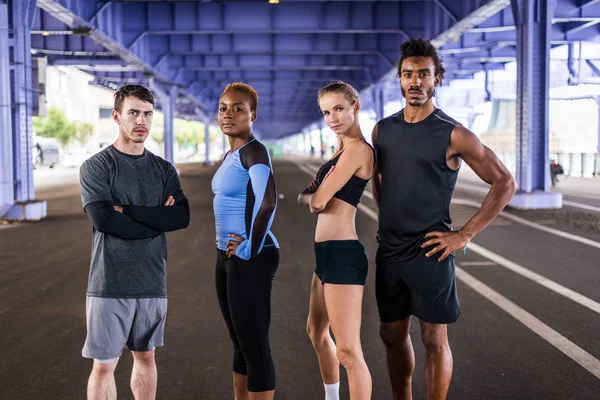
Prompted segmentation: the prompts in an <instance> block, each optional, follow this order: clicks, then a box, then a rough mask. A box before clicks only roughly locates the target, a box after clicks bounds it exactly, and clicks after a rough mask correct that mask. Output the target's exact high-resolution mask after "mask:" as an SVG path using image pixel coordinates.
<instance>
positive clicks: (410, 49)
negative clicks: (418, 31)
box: [398, 38, 446, 86]
mask: <svg viewBox="0 0 600 400" xmlns="http://www.w3.org/2000/svg"><path fill="white" fill-rule="evenodd" d="M398 51H399V52H400V61H399V62H398V76H401V73H402V62H403V61H404V60H405V59H407V58H409V57H430V58H432V59H433V64H434V66H435V71H434V73H435V75H439V77H440V86H441V84H442V79H444V73H445V72H446V69H445V68H444V66H443V65H442V59H441V58H440V57H439V56H438V54H437V50H436V48H435V46H434V45H432V44H431V42H430V41H429V40H427V39H423V38H417V39H415V38H411V39H408V40H407V41H406V42H404V43H402V44H401V45H400V49H399V50H398Z"/></svg>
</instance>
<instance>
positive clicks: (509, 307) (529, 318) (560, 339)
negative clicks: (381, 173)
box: [298, 165, 600, 379]
mask: <svg viewBox="0 0 600 400" xmlns="http://www.w3.org/2000/svg"><path fill="white" fill-rule="evenodd" d="M298 167H299V168H300V169H302V170H303V171H305V172H306V173H308V174H310V175H312V172H309V171H310V170H309V169H308V168H303V167H302V166H300V165H298ZM371 197H372V194H371ZM471 203H473V202H471ZM360 206H361V207H359V208H360V210H361V211H363V212H365V213H366V214H367V215H368V216H369V217H371V218H372V219H373V220H375V221H376V222H377V214H376V213H375V212H374V211H373V210H372V209H370V208H369V207H367V206H365V205H363V204H360ZM505 214H506V213H505ZM508 215H509V214H508ZM509 216H510V217H514V216H511V215H509ZM504 217H506V215H504ZM515 218H518V217H515ZM519 220H521V218H519ZM518 222H521V221H518ZM526 222H528V224H527V225H529V224H532V225H537V224H535V223H530V222H529V221H526ZM540 227H541V228H546V227H543V226H541V225H540ZM538 229H539V228H538ZM547 229H551V228H547ZM542 230H545V229H542ZM553 231H556V230H553ZM557 232H559V233H564V232H560V231H557ZM573 236H574V235H573ZM469 247H470V249H471V250H472V251H473V252H475V253H478V254H480V255H482V256H483V257H485V258H487V259H489V260H491V261H493V262H494V263H496V264H498V265H501V266H503V267H505V268H507V269H509V270H511V271H513V272H515V273H517V274H519V275H521V276H523V277H525V278H528V279H530V280H532V281H534V282H536V283H538V284H540V285H542V286H544V287H546V288H548V289H550V290H553V291H555V292H556V293H559V294H561V295H563V296H565V297H567V298H569V299H571V300H573V301H575V302H577V303H579V304H581V305H583V306H585V307H587V308H589V309H591V310H592V311H595V312H597V313H600V304H599V303H597V302H596V301H594V300H592V299H589V298H587V297H585V296H583V295H581V294H579V293H577V292H575V291H573V290H571V289H568V288H566V287H564V286H562V285H560V284H559V283H557V282H554V281H552V280H550V279H547V278H545V277H543V276H542V275H540V274H537V273H535V272H533V271H530V270H528V269H526V268H524V267H522V266H520V265H518V264H516V263H513V262H512V261H510V260H507V259H505V258H504V257H501V256H499V255H497V254H495V253H493V252H491V251H489V250H487V249H485V248H483V247H481V246H479V245H477V244H475V243H472V242H471V243H470V244H469ZM456 277H457V278H458V279H460V280H461V281H462V282H463V283H465V284H466V285H467V286H469V287H470V288H471V289H473V290H475V291H476V292H477V293H479V294H480V295H482V296H483V297H485V298H487V299H488V300H490V301H491V302H492V303H494V304H495V305H496V306H498V307H499V308H501V309H502V310H504V311H505V312H506V313H508V314H509V315H511V316H512V317H513V318H515V319H516V320H517V321H519V322H521V323H522V324H523V325H525V326H526V327H527V328H528V329H530V330H532V331H533V332H535V333H536V334H537V335H539V336H540V337H542V338H543V339H544V340H546V341H547V342H548V343H550V344H551V345H553V346H554V347H556V348H557V349H558V350H560V351H561V352H562V353H564V354H565V355H566V356H568V357H569V358H571V359H572V360H573V361H575V362H576V363H578V364H579V365H581V366H582V367H583V368H585V369H586V370H587V371H589V372H590V373H591V374H593V375H594V376H596V377H597V378H599V379H600V361H599V360H598V359H596V358H595V357H593V356H592V355H591V354H589V353H588V352H586V351H585V350H583V349H582V348H581V347H579V346H577V345H576V344H575V343H573V342H571V341H570V340H568V339H567V338H565V337H564V336H562V335H561V334H560V333H558V332H557V331H555V330H554V329H552V328H550V327H549V326H548V325H546V324H544V323H543V322H542V321H540V320H539V319H538V318H536V317H535V316H534V315H532V314H530V313H529V312H527V311H525V310H524V309H522V308H521V307H519V306H518V305H516V304H515V303H513V302H511V301H510V300H508V299H507V298H506V297H504V296H502V295H501V294H500V293H498V292H496V291H495V290H493V289H492V288H490V287H489V286H486V285H485V284H484V283H482V282H481V281H479V280H477V279H476V278H474V277H473V276H471V275H470V274H468V273H467V272H466V271H464V270H462V269H461V268H459V267H458V266H457V267H456Z"/></svg>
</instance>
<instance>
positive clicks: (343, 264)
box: [315, 240, 369, 286]
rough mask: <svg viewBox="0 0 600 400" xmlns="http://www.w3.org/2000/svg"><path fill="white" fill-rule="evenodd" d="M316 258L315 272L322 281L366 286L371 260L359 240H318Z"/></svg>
mask: <svg viewBox="0 0 600 400" xmlns="http://www.w3.org/2000/svg"><path fill="white" fill-rule="evenodd" d="M315 259H316V268H315V274H317V276H318V277H319V279H320V280H321V283H323V284H325V283H333V284H341V285H363V286H364V284H365V280H366V279H367V272H368V271H369V261H368V260H367V255H366V254H365V248H364V247H363V245H362V244H361V243H360V242H359V241H358V240H328V241H326V242H316V243H315Z"/></svg>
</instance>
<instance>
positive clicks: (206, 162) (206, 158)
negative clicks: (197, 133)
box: [204, 115, 227, 165]
mask: <svg viewBox="0 0 600 400" xmlns="http://www.w3.org/2000/svg"><path fill="white" fill-rule="evenodd" d="M211 119H212V116H211V115H208V116H207V117H206V120H205V121H204V165H212V161H211V160H210V121H211ZM225 142H226V138H225V135H223V155H225V152H226V151H227V150H225Z"/></svg>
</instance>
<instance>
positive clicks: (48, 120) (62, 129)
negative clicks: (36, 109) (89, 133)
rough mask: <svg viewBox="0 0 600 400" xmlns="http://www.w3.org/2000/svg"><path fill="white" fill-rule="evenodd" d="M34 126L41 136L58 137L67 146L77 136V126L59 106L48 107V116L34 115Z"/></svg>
mask: <svg viewBox="0 0 600 400" xmlns="http://www.w3.org/2000/svg"><path fill="white" fill-rule="evenodd" d="M33 127H34V129H35V132H36V134H37V135H39V136H43V137H50V138H55V139H57V140H58V141H59V142H60V144H61V145H62V146H63V147H65V146H66V145H67V144H69V142H71V140H73V139H74V138H75V137H76V136H77V127H76V125H75V124H74V123H72V122H70V121H69V120H68V119H67V117H66V115H65V114H64V113H63V112H62V111H61V110H59V109H58V108H55V107H51V108H50V109H48V115H47V116H46V117H33Z"/></svg>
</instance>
